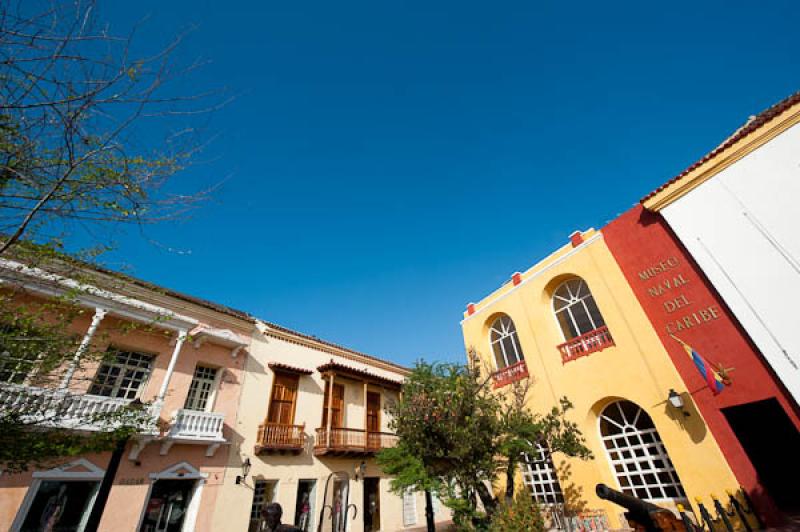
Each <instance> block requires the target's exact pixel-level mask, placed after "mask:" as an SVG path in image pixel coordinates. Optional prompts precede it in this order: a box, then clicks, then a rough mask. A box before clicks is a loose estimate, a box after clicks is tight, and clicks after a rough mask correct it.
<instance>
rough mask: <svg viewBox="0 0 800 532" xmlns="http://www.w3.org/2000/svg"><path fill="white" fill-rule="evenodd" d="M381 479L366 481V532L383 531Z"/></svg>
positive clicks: (368, 479)
mask: <svg viewBox="0 0 800 532" xmlns="http://www.w3.org/2000/svg"><path fill="white" fill-rule="evenodd" d="M379 486H380V479H379V478H376V477H367V478H365V479H364V506H363V508H364V509H363V514H364V532H374V531H377V530H380V529H381V497H380V491H379V489H378V488H379Z"/></svg>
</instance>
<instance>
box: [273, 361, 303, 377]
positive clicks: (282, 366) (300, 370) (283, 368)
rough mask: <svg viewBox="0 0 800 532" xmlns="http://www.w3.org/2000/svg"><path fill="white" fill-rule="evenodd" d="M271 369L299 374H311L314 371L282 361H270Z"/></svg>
mask: <svg viewBox="0 0 800 532" xmlns="http://www.w3.org/2000/svg"><path fill="white" fill-rule="evenodd" d="M267 366H269V369H271V370H273V371H286V372H288V373H297V374H298V375H311V374H312V373H314V372H313V371H312V370H310V369H306V368H296V367H294V366H290V365H289V364H281V363H280V362H270V363H269V364H267Z"/></svg>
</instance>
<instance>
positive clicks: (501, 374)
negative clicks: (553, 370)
mask: <svg viewBox="0 0 800 532" xmlns="http://www.w3.org/2000/svg"><path fill="white" fill-rule="evenodd" d="M527 376H528V365H527V364H526V363H525V361H524V360H520V361H519V362H517V363H516V364H511V365H510V366H506V367H504V368H503V369H500V370H497V371H495V372H494V373H493V374H492V379H493V380H494V387H495V388H502V387H503V386H508V385H509V384H511V383H512V382H516V381H519V380H522V379H524V378H525V377H527Z"/></svg>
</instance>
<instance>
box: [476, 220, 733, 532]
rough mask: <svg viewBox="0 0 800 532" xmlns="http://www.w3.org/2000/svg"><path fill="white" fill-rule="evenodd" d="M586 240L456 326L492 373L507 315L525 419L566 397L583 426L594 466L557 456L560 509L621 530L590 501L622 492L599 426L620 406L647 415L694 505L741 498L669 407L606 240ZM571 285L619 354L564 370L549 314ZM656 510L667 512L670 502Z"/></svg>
mask: <svg viewBox="0 0 800 532" xmlns="http://www.w3.org/2000/svg"><path fill="white" fill-rule="evenodd" d="M584 239H585V242H584V244H582V245H580V246H578V247H577V248H573V247H572V246H571V245H567V246H564V247H563V248H561V249H560V250H558V251H556V252H555V253H553V254H552V255H551V256H549V257H548V258H546V259H545V260H543V261H542V262H540V263H539V264H537V265H536V266H534V267H533V268H531V269H530V270H528V271H527V272H525V273H523V274H522V283H521V284H519V285H518V286H513V284H512V283H511V282H509V283H507V284H505V285H504V286H503V287H502V288H501V289H499V290H498V291H496V292H495V293H493V294H491V295H489V296H488V297H487V298H485V299H484V300H482V301H480V302H479V303H477V304H476V305H475V312H474V313H473V314H472V315H466V314H465V318H464V320H463V322H462V328H463V333H464V341H465V345H466V346H467V348H469V347H474V348H475V349H476V350H477V351H478V353H479V354H480V355H481V358H482V359H483V361H484V365H487V364H488V365H489V366H488V367H492V368H494V361H493V356H492V352H491V348H490V345H489V335H488V327H489V326H490V324H491V322H492V321H493V320H494V318H495V317H496V316H497V315H498V313H505V314H507V315H508V316H510V317H511V318H512V319H513V321H514V323H515V325H516V329H517V334H518V336H519V341H520V345H521V347H522V350H523V352H524V356H525V361H526V363H527V366H528V372H529V374H530V376H531V378H532V379H533V381H534V385H533V387H532V391H531V394H530V398H529V401H528V405H529V406H530V408H531V410H533V411H535V412H540V413H544V412H546V411H548V410H549V409H550V408H551V407H552V406H554V405H555V404H556V401H557V400H558V398H559V397H562V396H567V397H568V398H569V399H570V400H571V401H572V403H573V404H574V405H575V408H574V409H573V410H572V411H571V412H570V413H569V415H568V417H569V418H570V419H571V420H572V421H574V422H576V423H577V424H578V426H579V427H580V429H581V431H582V432H583V434H584V436H585V437H586V440H587V445H588V446H589V448H590V449H591V451H592V453H593V454H594V459H592V460H587V461H583V460H579V459H572V458H568V457H566V456H564V455H562V454H559V453H555V455H554V456H553V461H554V463H555V465H556V469H557V470H558V473H559V480H560V483H561V488H562V491H563V492H564V494H565V500H566V503H567V505H568V506H570V507H571V508H572V509H578V510H605V512H606V514H607V515H608V517H609V520H610V524H611V526H612V527H613V526H618V524H619V521H618V516H619V515H621V513H622V512H623V509H622V508H621V507H619V506H616V505H614V504H610V503H608V502H606V501H603V500H601V499H599V498H598V497H597V496H596V495H595V493H594V488H595V485H596V484H598V483H600V482H602V483H605V484H607V485H608V486H610V487H612V488H614V489H620V486H619V483H618V482H617V480H616V478H615V476H614V474H613V472H612V470H611V465H610V462H609V460H608V456H607V454H606V451H605V449H604V447H603V446H602V444H601V441H600V435H599V421H598V416H599V414H600V412H601V411H602V410H603V408H604V407H605V406H607V405H608V404H610V403H611V402H613V401H615V400H617V399H626V400H629V401H632V402H634V403H636V404H637V405H639V406H640V407H641V408H643V409H644V410H645V411H646V412H647V413H648V414H650V416H651V417H652V419H653V422H654V424H655V426H656V428H657V430H658V432H659V433H660V435H661V439H662V440H663V442H664V445H665V446H666V449H667V452H668V453H669V456H670V458H671V459H672V462H673V464H674V465H675V468H676V470H677V473H678V476H679V477H680V479H681V482H682V484H683V487H684V489H685V491H686V494H687V497H688V498H689V499H690V500H693V498H694V497H695V496H703V497H707V496H708V495H709V493H716V494H719V495H722V494H724V490H725V489H733V490H735V489H737V488H738V483H737V482H736V479H735V478H734V476H733V474H732V473H731V471H730V469H729V467H728V465H727V463H726V462H725V459H724V458H723V455H722V453H721V452H720V449H719V447H718V446H717V444H716V442H715V441H714V439H713V437H712V436H711V434H710V433H709V432H708V431H707V429H706V427H705V424H704V422H703V419H702V417H701V416H700V414H699V413H698V412H697V411H694V410H693V411H691V415H690V416H689V417H684V416H683V415H682V414H680V413H677V412H675V411H674V409H672V408H671V407H670V406H669V405H668V403H667V396H668V394H669V391H670V389H675V390H677V391H682V390H684V389H685V386H684V385H683V383H682V381H681V379H680V377H679V375H678V373H677V371H676V370H675V369H674V366H673V365H672V363H671V361H670V358H669V356H668V355H667V353H666V351H665V350H664V348H663V346H662V345H661V342H660V341H659V339H658V337H657V336H656V333H655V331H654V330H653V328H652V326H651V325H650V323H649V321H648V320H647V318H646V316H645V314H644V311H643V310H642V309H641V307H640V306H639V303H638V301H637V300H636V297H635V295H634V294H633V292H632V290H631V289H630V287H629V286H628V284H627V283H626V281H625V278H624V276H623V274H622V272H621V271H620V269H619V267H618V266H617V264H616V262H615V260H614V258H613V256H612V255H611V253H610V251H609V250H608V248H607V247H606V245H605V242H604V241H603V237H602V234H600V233H599V232H594V231H588V232H586V233H584ZM571 276H578V277H581V278H583V279H584V280H585V281H586V283H587V285H588V286H589V289H590V290H591V292H592V294H593V295H594V298H595V301H596V302H597V305H598V307H599V309H600V312H601V313H602V315H603V318H604V320H605V323H606V325H607V326H608V328H609V331H610V333H611V335H612V336H613V338H614V342H615V344H616V345H615V346H611V347H608V348H606V349H604V350H602V351H599V352H595V353H592V354H590V355H588V356H584V357H581V358H578V359H576V360H572V361H569V362H567V363H562V359H561V354H560V352H559V350H558V349H557V346H558V345H559V344H561V343H563V342H564V336H563V334H562V332H561V328H560V327H559V324H558V322H557V321H556V318H555V315H554V313H553V307H552V303H551V294H552V292H553V291H554V290H555V289H556V288H557V287H558V285H559V284H560V283H561V281H563V280H565V279H566V278H568V277H571ZM687 403H690V402H688V401H687ZM656 502H657V503H658V504H660V505H662V506H671V504H670V502H669V501H656ZM673 502H674V501H673ZM687 506H688V504H687ZM695 510H696V509H695Z"/></svg>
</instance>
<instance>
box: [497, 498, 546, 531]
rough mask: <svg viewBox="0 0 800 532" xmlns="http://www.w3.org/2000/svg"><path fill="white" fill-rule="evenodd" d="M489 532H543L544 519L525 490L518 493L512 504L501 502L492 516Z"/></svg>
mask: <svg viewBox="0 0 800 532" xmlns="http://www.w3.org/2000/svg"><path fill="white" fill-rule="evenodd" d="M489 530H490V531H491V532H520V531H522V530H525V531H526V532H540V531H543V530H545V524H544V518H543V517H542V512H541V511H540V510H539V507H538V505H537V504H536V502H535V501H534V500H533V497H531V494H530V493H529V492H528V491H527V490H523V491H522V492H521V493H518V494H517V495H516V496H515V497H514V499H513V501H512V502H510V503H509V502H508V501H503V502H502V503H501V504H500V505H499V506H498V508H497V510H496V511H495V512H494V515H492V520H491V523H490V525H489Z"/></svg>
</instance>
